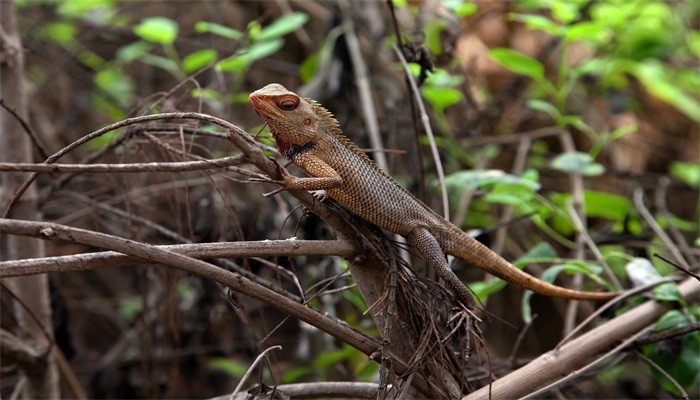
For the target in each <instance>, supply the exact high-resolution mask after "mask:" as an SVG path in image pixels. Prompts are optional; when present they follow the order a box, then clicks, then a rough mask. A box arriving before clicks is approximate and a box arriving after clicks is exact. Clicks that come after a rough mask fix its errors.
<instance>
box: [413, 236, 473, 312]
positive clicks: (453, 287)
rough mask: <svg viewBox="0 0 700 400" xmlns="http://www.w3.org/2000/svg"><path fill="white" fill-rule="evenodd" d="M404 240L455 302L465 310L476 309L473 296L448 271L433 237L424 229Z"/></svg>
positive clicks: (445, 260) (447, 265)
mask: <svg viewBox="0 0 700 400" xmlns="http://www.w3.org/2000/svg"><path fill="white" fill-rule="evenodd" d="M406 240H408V242H409V243H410V244H411V246H413V247H414V248H415V249H416V250H417V251H418V253H420V255H421V257H423V259H424V260H425V262H426V263H427V264H428V266H430V268H432V269H433V270H435V272H436V273H437V274H438V276H439V277H440V278H441V279H442V280H443V281H444V282H445V284H446V285H447V287H448V288H449V289H450V291H452V293H454V295H455V296H456V297H457V300H459V301H460V302H461V303H462V305H463V306H465V307H467V309H469V310H474V309H475V308H476V301H474V296H473V295H472V293H471V292H470V291H469V289H467V287H466V286H464V284H463V283H462V281H460V280H459V278H457V275H455V273H454V272H453V271H452V270H451V269H450V265H449V264H448V263H447V259H446V258H445V253H444V252H443V251H442V248H441V247H440V243H438V241H437V239H435V236H433V235H432V234H431V233H430V231H428V230H427V229H425V228H416V229H414V230H413V231H411V233H409V234H408V235H406Z"/></svg>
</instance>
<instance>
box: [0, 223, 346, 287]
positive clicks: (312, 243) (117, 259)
mask: <svg viewBox="0 0 700 400" xmlns="http://www.w3.org/2000/svg"><path fill="white" fill-rule="evenodd" d="M6 221H8V223H11V222H12V221H13V220H6ZM3 222H5V221H3ZM18 222H20V223H21V221H18ZM153 247H154V248H157V249H163V250H166V251H172V252H176V253H180V254H183V255H186V256H188V257H192V258H197V259H207V258H244V257H279V256H291V257H294V256H301V255H316V256H341V257H353V256H354V255H355V254H357V248H356V247H355V246H354V245H353V244H352V243H349V242H347V241H343V240H268V241H251V242H223V243H197V244H176V245H169V246H153ZM144 261H145V262H149V260H144V259H143V258H139V257H133V256H129V255H126V254H122V253H120V252H116V251H105V252H99V253H84V254H74V255H70V256H57V257H44V258H29V259H25V260H12V261H3V262H0V278H10V277H14V276H25V275H36V274H46V273H50V272H67V271H88V270H94V269H99V268H108V267H122V266H125V265H131V264H134V263H143V262H144Z"/></svg>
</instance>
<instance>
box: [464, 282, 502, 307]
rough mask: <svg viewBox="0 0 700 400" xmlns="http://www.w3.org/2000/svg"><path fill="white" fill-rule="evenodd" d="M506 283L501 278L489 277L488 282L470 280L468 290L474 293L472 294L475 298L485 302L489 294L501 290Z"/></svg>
mask: <svg viewBox="0 0 700 400" xmlns="http://www.w3.org/2000/svg"><path fill="white" fill-rule="evenodd" d="M507 285H508V282H506V281H504V280H503V279H491V280H490V281H488V282H484V281H477V282H471V283H470V284H469V290H471V291H472V292H473V293H474V296H475V297H476V298H477V299H479V300H481V301H483V302H486V300H487V299H488V298H489V296H490V295H492V294H494V293H498V292H499V291H501V290H503V288H504V287H506V286H507Z"/></svg>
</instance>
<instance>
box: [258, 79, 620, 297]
mask: <svg viewBox="0 0 700 400" xmlns="http://www.w3.org/2000/svg"><path fill="white" fill-rule="evenodd" d="M249 102H250V104H251V105H252V106H253V108H255V111H256V112H257V113H258V114H259V115H260V116H261V117H263V118H264V119H265V122H267V124H268V125H269V127H270V131H272V134H273V136H274V138H275V142H276V144H277V148H278V150H279V152H280V154H282V155H283V156H285V157H287V158H288V159H289V160H291V161H292V162H293V163H294V164H296V165H297V166H298V167H300V168H301V169H302V170H304V171H305V172H306V173H307V174H308V175H309V178H297V177H294V176H291V175H289V174H287V173H286V172H284V170H283V169H280V172H282V180H279V181H276V180H263V181H265V182H271V183H276V184H279V185H281V187H280V188H279V189H277V190H275V191H274V192H271V193H268V195H274V194H276V193H279V192H281V191H283V190H325V191H326V193H327V194H328V195H329V196H331V197H332V198H334V199H335V200H336V201H338V203H340V204H341V205H343V206H344V207H346V208H347V209H349V210H350V211H352V212H354V213H355V214H357V215H359V216H360V217H362V218H364V219H366V220H368V221H370V222H372V223H374V224H375V225H377V226H379V227H380V228H382V229H386V230H388V231H391V232H394V233H397V234H399V235H401V236H403V237H405V238H406V240H408V242H409V243H410V244H411V245H412V246H413V247H414V248H415V249H416V250H418V252H419V253H420V254H421V256H422V257H423V258H424V259H425V260H426V262H427V263H428V265H430V266H431V268H433V269H434V270H435V271H436V272H437V274H438V275H439V276H440V278H442V279H443V280H444V281H445V282H446V284H447V285H448V287H449V288H450V290H452V292H453V293H455V295H456V296H457V297H458V298H459V299H460V301H461V302H462V303H464V304H465V305H468V306H469V305H472V304H473V298H472V296H471V293H470V292H469V290H468V289H467V288H466V287H465V286H464V284H463V283H462V282H461V281H460V280H459V279H458V278H457V276H456V275H455V274H454V272H452V270H451V269H450V267H449V265H448V264H447V261H446V260H445V254H450V255H453V256H455V257H458V258H460V259H462V260H464V261H466V262H467V263H469V264H471V265H473V266H475V267H477V268H480V269H482V270H484V271H486V272H488V273H490V274H493V275H495V276H497V277H499V278H501V279H504V280H506V281H508V282H510V283H513V284H515V285H518V286H520V287H522V288H525V289H529V290H532V291H534V292H536V293H540V294H543V295H546V296H552V297H564V298H569V299H580V300H607V299H610V298H613V297H615V296H616V295H617V294H616V293H596V292H580V291H576V290H571V289H566V288H562V287H559V286H554V285H551V284H549V283H547V282H544V281H541V280H539V279H537V278H535V277H533V276H531V275H529V274H527V273H525V272H523V271H521V270H519V269H518V268H516V267H514V266H513V265H511V264H510V263H509V262H508V261H506V260H505V259H503V258H502V257H501V256H499V255H498V254H496V253H494V252H493V251H491V250H490V249H489V248H487V247H486V246H484V245H482V244H481V243H479V242H478V241H476V240H475V239H473V238H472V237H471V236H469V235H467V234H466V233H464V232H463V231H462V230H461V229H459V228H458V227H456V226H455V225H453V224H452V223H450V222H449V221H447V220H445V219H444V218H442V217H441V216H440V215H438V214H436V213H435V212H434V211H433V210H431V209H430V208H429V207H428V206H426V205H425V204H423V203H422V202H421V201H420V200H418V199H417V198H415V197H414V196H413V195H411V193H409V192H408V191H407V190H406V189H404V188H403V187H401V186H400V185H399V184H398V183H397V182H396V181H395V180H394V179H393V178H392V177H391V176H389V174H387V173H386V172H384V171H383V170H382V169H381V168H379V167H378V166H377V165H376V164H375V163H374V162H373V161H372V160H370V159H369V157H367V155H365V153H363V152H362V151H361V150H360V149H359V148H357V147H356V146H355V145H354V144H353V143H352V142H351V141H350V140H349V139H348V138H347V137H345V136H344V135H343V132H342V131H341V129H340V127H339V126H338V121H336V120H335V118H333V115H332V114H331V113H330V112H328V111H327V110H326V109H325V108H323V107H322V106H321V105H319V104H318V103H316V102H315V101H313V100H309V99H302V98H300V97H299V96H297V95H296V94H295V93H293V92H290V91H289V90H287V89H286V88H285V87H284V86H282V85H279V84H276V83H273V84H270V85H267V86H265V87H264V88H262V89H259V90H257V91H255V92H253V93H252V94H251V95H250V97H249Z"/></svg>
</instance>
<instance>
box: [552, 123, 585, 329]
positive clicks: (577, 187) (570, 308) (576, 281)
mask: <svg viewBox="0 0 700 400" xmlns="http://www.w3.org/2000/svg"><path fill="white" fill-rule="evenodd" d="M559 141H560V142H561V144H562V148H563V150H564V153H574V152H575V151H576V145H575V144H574V139H573V138H572V137H571V132H569V131H568V130H565V131H564V133H563V134H562V135H561V136H559ZM569 181H570V182H571V194H572V204H573V212H571V215H576V217H577V219H578V221H579V222H580V224H581V225H580V227H579V229H578V232H576V239H575V241H576V248H575V249H574V259H576V260H583V258H584V255H585V246H586V245H585V242H586V240H585V233H586V232H588V227H587V226H586V220H585V219H584V216H585V212H584V210H585V200H584V198H583V178H582V177H581V174H579V173H578V172H574V171H572V172H570V173H569ZM582 283H583V276H581V275H580V274H578V275H576V276H574V278H573V282H572V286H573V288H574V289H580V288H581V284H582ZM578 305H579V301H578V300H571V301H569V302H568V303H567V307H566V314H565V317H564V328H563V334H564V335H566V334H567V333H569V332H571V330H572V329H573V328H574V326H575V325H576V314H577V313H578Z"/></svg>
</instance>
